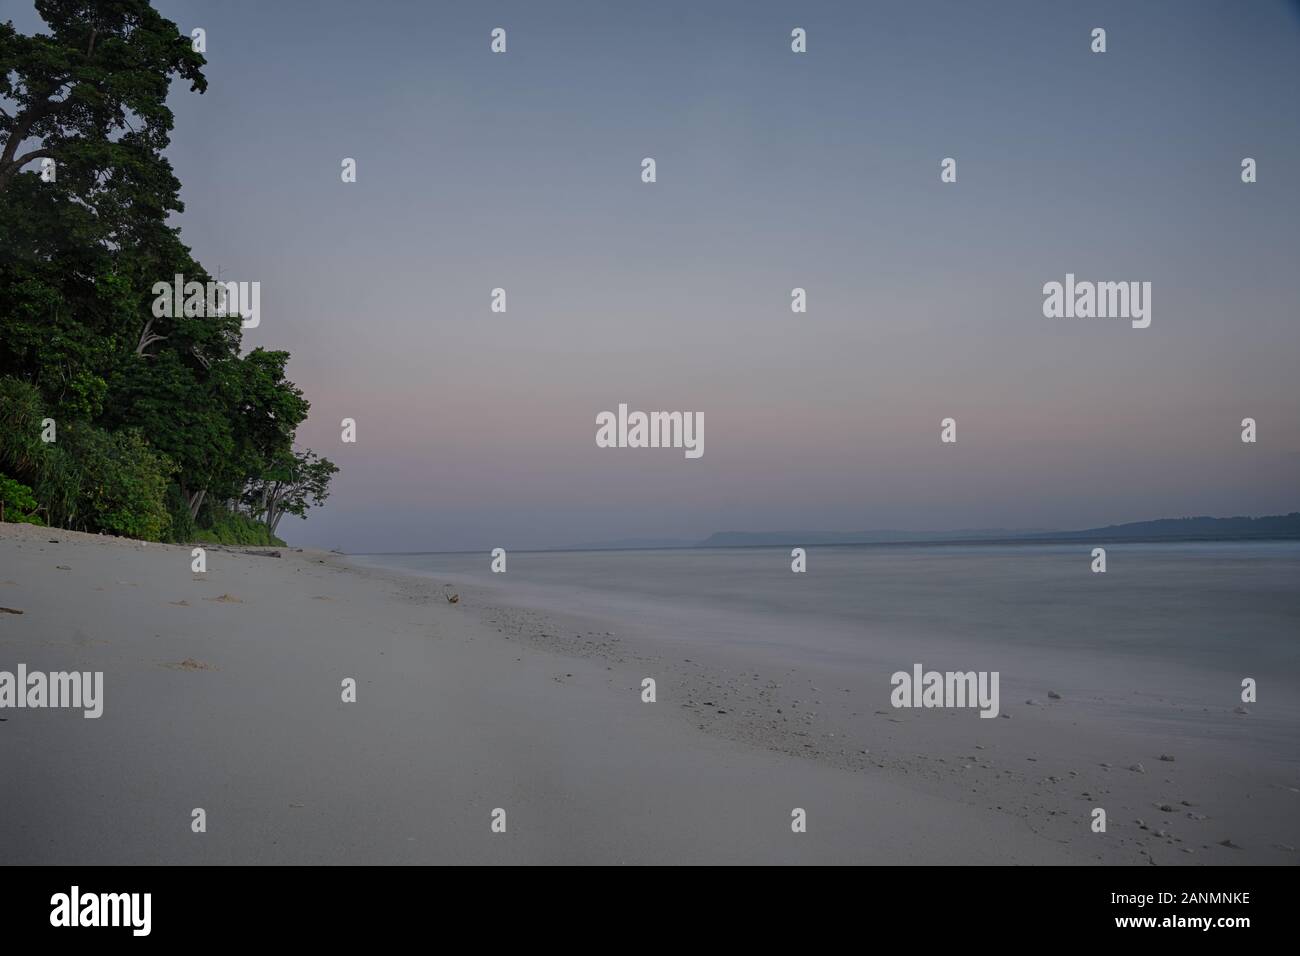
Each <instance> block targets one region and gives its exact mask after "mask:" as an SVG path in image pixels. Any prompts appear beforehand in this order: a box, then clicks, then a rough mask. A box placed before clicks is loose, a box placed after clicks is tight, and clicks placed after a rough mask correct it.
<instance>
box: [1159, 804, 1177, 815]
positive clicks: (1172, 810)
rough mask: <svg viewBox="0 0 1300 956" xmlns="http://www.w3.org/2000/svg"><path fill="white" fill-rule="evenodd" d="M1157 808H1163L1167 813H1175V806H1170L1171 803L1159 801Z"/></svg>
mask: <svg viewBox="0 0 1300 956" xmlns="http://www.w3.org/2000/svg"><path fill="white" fill-rule="evenodd" d="M1156 808H1157V809H1159V810H1163V811H1164V812H1165V813H1173V812H1174V808H1173V807H1172V806H1170V805H1169V804H1167V803H1157V804H1156Z"/></svg>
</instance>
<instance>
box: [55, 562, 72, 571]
mask: <svg viewBox="0 0 1300 956" xmlns="http://www.w3.org/2000/svg"><path fill="white" fill-rule="evenodd" d="M54 567H55V568H57V569H58V570H60V571H71V570H72V568H70V567H68V566H67V565H66V564H56V565H55V566H54Z"/></svg>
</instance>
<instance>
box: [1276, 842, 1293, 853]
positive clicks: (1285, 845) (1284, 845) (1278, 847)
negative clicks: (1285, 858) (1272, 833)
mask: <svg viewBox="0 0 1300 956" xmlns="http://www.w3.org/2000/svg"><path fill="white" fill-rule="evenodd" d="M1273 849H1275V850H1285V851H1286V852H1287V853H1294V852H1295V847H1293V846H1292V845H1291V844H1290V843H1274V844H1273Z"/></svg>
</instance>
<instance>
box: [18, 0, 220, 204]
mask: <svg viewBox="0 0 1300 956" xmlns="http://www.w3.org/2000/svg"><path fill="white" fill-rule="evenodd" d="M36 10H37V12H38V13H40V15H41V17H42V18H43V19H44V20H45V22H46V24H48V25H49V27H50V32H49V33H48V34H38V35H36V36H30V37H29V36H23V35H22V34H19V33H18V32H17V31H16V30H15V29H14V26H13V24H12V23H4V24H0V97H3V98H4V99H6V100H8V101H9V102H11V103H12V104H13V105H14V110H13V111H12V112H9V111H4V112H3V113H0V136H2V137H3V139H0V192H2V191H4V190H5V189H6V188H7V187H8V186H9V184H10V182H11V181H12V180H13V178H14V176H15V175H17V173H18V171H19V170H21V169H22V168H23V167H24V166H25V165H27V163H30V162H32V161H33V160H37V159H41V158H46V157H48V158H50V159H54V160H55V161H56V162H58V164H59V178H60V179H63V178H64V177H71V179H72V181H73V182H74V183H77V184H79V185H80V186H81V187H82V189H83V190H84V191H92V189H93V187H92V183H94V182H95V181H96V180H98V179H99V177H101V176H111V177H116V178H118V179H119V181H120V182H121V183H122V184H124V185H126V186H127V187H128V188H127V189H126V190H125V192H128V193H131V194H133V195H132V198H138V199H141V200H143V201H144V202H145V203H146V204H147V205H148V206H149V207H150V210H151V211H153V212H164V211H165V210H166V209H168V208H177V206H171V205H169V201H171V202H175V203H177V205H178V204H179V200H178V199H177V195H178V193H179V191H180V183H178V182H177V181H176V178H175V177H174V176H173V175H172V172H171V165H170V164H169V163H167V161H166V160H165V159H163V158H162V155H161V153H162V150H163V149H164V148H165V147H166V146H167V143H168V139H169V135H170V133H171V129H172V112H171V110H170V109H168V108H167V91H168V88H169V87H170V85H171V79H172V77H173V76H179V77H181V78H183V79H186V80H189V82H190V89H191V90H196V91H198V92H200V93H202V92H203V91H204V90H206V89H207V80H206V79H205V78H204V76H203V72H202V67H203V65H204V63H205V61H204V58H203V56H202V55H201V54H200V53H197V52H196V51H194V50H193V49H192V47H191V44H190V42H189V40H188V38H186V37H184V36H182V35H181V33H180V31H179V30H178V29H177V27H176V24H175V23H173V22H172V21H171V20H168V19H166V18H165V17H163V16H162V15H161V14H159V13H158V11H156V10H154V9H153V7H152V6H151V5H150V4H149V2H148V0H36ZM28 140H36V141H37V142H36V143H35V144H28ZM25 144H27V145H26V147H25ZM159 186H162V187H163V188H161V189H160V188H159Z"/></svg>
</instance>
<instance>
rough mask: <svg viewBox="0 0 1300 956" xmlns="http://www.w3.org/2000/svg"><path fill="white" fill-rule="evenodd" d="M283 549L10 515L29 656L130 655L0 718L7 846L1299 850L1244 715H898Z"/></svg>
mask: <svg viewBox="0 0 1300 956" xmlns="http://www.w3.org/2000/svg"><path fill="white" fill-rule="evenodd" d="M51 539H55V540H56V541H57V543H51ZM279 550H280V557H269V556H265V555H258V554H250V553H242V552H240V551H239V550H237V549H236V550H218V549H209V550H208V553H207V571H206V573H204V574H195V573H192V572H191V566H190V562H191V556H190V549H189V548H182V547H173V546H165V545H157V544H150V545H144V544H141V543H139V542H132V541H127V540H125V539H116V538H108V537H102V536H92V535H83V534H77V533H72V532H66V531H51V530H49V529H40V528H31V527H28V526H22V525H11V524H4V525H0V606H3V607H5V608H9V609H12V610H17V611H21V612H22V613H21V614H3V615H0V670H10V671H12V670H14V668H15V667H16V665H17V664H18V663H20V662H21V663H24V664H26V666H27V668H28V669H29V670H38V669H39V670H45V671H56V670H69V669H74V668H75V669H77V670H82V671H102V672H103V674H104V692H103V696H104V700H103V716H102V717H100V718H99V719H85V718H84V717H83V716H82V714H81V712H80V711H76V710H52V709H43V710H42V709H9V708H6V709H3V710H0V718H3V721H2V722H0V767H3V772H2V773H0V805H3V806H4V807H5V812H4V813H3V814H0V862H3V863H10V864H12V863H22V864H33V863H39V864H55V863H58V864H122V863H124V864H137V863H150V864H185V863H252V864H260V863H283V864H288V863H303V864H311V863H464V864H477V863H636V864H655V863H869V864H936V863H956V864H969V863H990V864H1088V863H1134V864H1147V863H1156V864H1161V865H1172V864H1207V863H1213V864H1233V863H1279V864H1291V863H1294V862H1295V861H1296V858H1295V850H1294V846H1295V844H1296V842H1297V824H1296V820H1297V817H1298V815H1297V814H1296V812H1295V811H1296V801H1297V798H1298V796H1300V794H1298V793H1297V790H1296V780H1295V779H1294V765H1293V764H1286V763H1276V764H1274V763H1270V764H1268V765H1267V766H1260V765H1259V761H1258V760H1257V759H1252V758H1251V755H1250V753H1249V751H1248V749H1247V750H1243V748H1242V747H1240V746H1239V745H1234V741H1233V739H1232V738H1231V736H1226V737H1221V738H1220V739H1218V740H1217V741H1209V740H1200V739H1198V738H1197V737H1196V735H1195V734H1194V733H1193V734H1191V735H1190V736H1188V735H1187V734H1186V733H1185V732H1184V733H1183V735H1182V736H1179V735H1177V734H1173V735H1170V734H1164V735H1159V734H1153V733H1150V732H1149V731H1147V730H1137V729H1134V728H1133V727H1130V726H1124V725H1108V724H1107V723H1106V721H1105V716H1104V715H1105V708H1104V707H1098V706H1096V702H1091V704H1089V702H1085V701H1074V700H1071V699H1070V697H1069V696H1068V695H1067V696H1065V697H1063V698H1062V699H1060V700H1056V699H1051V698H1048V697H1047V696H1046V690H1047V689H1046V688H1043V689H1042V690H1041V692H1040V694H1039V697H1040V698H1041V699H1040V701H1039V703H1038V704H1035V705H1024V704H1022V703H1021V701H1020V699H1019V698H1018V697H1016V696H1014V694H1015V693H1017V692H1018V691H1008V690H1005V689H1004V692H1003V694H1004V706H1003V709H1004V710H1006V711H1009V712H1010V713H1011V714H1012V717H1011V719H1005V718H999V719H995V720H981V719H980V718H978V717H977V716H976V714H975V713H974V712H971V711H965V712H952V711H906V712H898V711H893V712H889V713H878V712H877V711H878V709H879V708H878V706H877V705H875V704H874V703H873V704H872V705H867V704H864V703H863V702H862V700H863V695H861V693H860V689H859V688H854V687H851V686H849V687H846V686H842V684H837V682H836V677H835V674H834V673H833V672H828V673H822V672H818V671H817V670H816V668H815V667H812V666H808V667H801V668H794V667H780V668H778V667H774V666H771V665H769V664H768V663H766V662H760V663H754V662H752V661H749V660H746V659H744V658H742V657H740V656H739V655H736V654H732V655H730V656H729V655H726V654H721V653H717V652H714V653H712V654H711V655H697V654H693V653H692V652H691V650H690V648H682V647H680V646H677V645H674V644H672V643H671V642H670V641H667V640H659V641H656V640H655V639H654V636H652V635H636V634H624V633H620V632H617V631H615V630H614V628H613V626H612V625H611V624H610V622H607V621H596V620H594V619H591V618H584V617H582V616H581V614H580V613H576V612H580V611H581V609H575V614H574V615H571V616H568V615H557V614H555V613H553V612H546V613H543V612H540V611H535V610H531V609H527V608H512V607H505V606H502V605H501V604H500V603H499V602H494V600H493V595H491V594H490V593H489V592H486V591H484V592H479V591H475V590H473V589H466V588H464V587H457V589H456V590H457V592H458V593H459V595H460V600H459V601H458V602H457V603H456V604H450V603H448V601H447V600H446V598H445V596H444V587H443V583H441V582H439V581H437V580H432V579H422V578H417V577H406V576H402V575H399V574H396V573H393V572H386V571H377V570H374V569H370V568H364V567H358V566H355V565H353V564H351V563H349V561H348V560H347V559H346V558H345V557H343V556H341V555H337V554H332V553H330V554H327V553H321V552H313V551H299V550H296V549H292V548H289V549H279ZM65 569H66V570H65ZM647 676H649V677H653V678H654V679H655V680H656V682H657V688H656V690H657V700H656V702H655V703H644V702H642V699H641V697H642V679H643V678H645V677H647ZM347 678H352V679H354V680H355V682H356V700H355V702H344V700H343V699H342V696H343V690H342V684H343V682H344V680H345V679H347ZM900 713H901V716H900ZM1250 719H1251V718H1250V717H1249V716H1240V720H1241V721H1242V726H1243V730H1242V731H1241V733H1242V734H1243V735H1245V736H1247V737H1248V735H1249V733H1250V729H1249V724H1248V723H1247V722H1248V721H1249V720H1250ZM1190 720H1192V717H1191V716H1190V715H1188V716H1185V718H1184V722H1185V724H1186V721H1190ZM990 724H992V725H996V726H993V727H990V726H989V725H990ZM1188 726H1190V725H1188ZM1183 730H1184V731H1186V726H1184V727H1183ZM1171 740H1172V741H1175V742H1178V741H1182V742H1183V744H1185V746H1182V747H1181V748H1179V747H1173V746H1171V743H1170V741H1171ZM1193 743H1194V745H1193ZM1171 750H1174V751H1176V752H1170V751H1171ZM1162 753H1165V754H1166V755H1167V756H1172V757H1174V758H1175V759H1174V760H1173V761H1162V760H1161V759H1160V757H1161V754H1162ZM1139 763H1140V764H1141V765H1142V767H1143V772H1138V771H1135V770H1130V769H1128V768H1129V767H1130V766H1136V765H1138V764H1139ZM1106 764H1108V765H1109V766H1104V765H1106ZM1094 807H1103V808H1105V809H1106V811H1107V832H1105V833H1094V832H1092V830H1091V828H1090V822H1091V819H1092V817H1091V810H1092V808H1094ZM1161 807H1165V808H1167V809H1161ZM196 808H202V809H203V810H204V811H205V817H206V831H205V832H201V833H196V832H194V831H193V829H192V826H191V822H192V819H193V811H194V810H195V809H196ZM795 808H801V809H803V810H805V811H806V815H807V832H804V833H795V832H792V829H791V820H792V811H793V810H794V809H795ZM497 809H502V810H504V811H505V823H506V829H505V832H504V833H497V832H493V829H492V823H493V814H494V811H495V810H497ZM1138 820H1141V821H1142V824H1141V825H1139V823H1138V822H1137V821H1138ZM1225 840H1226V841H1229V842H1230V843H1231V844H1232V845H1231V846H1226V845H1221V841H1225Z"/></svg>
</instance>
